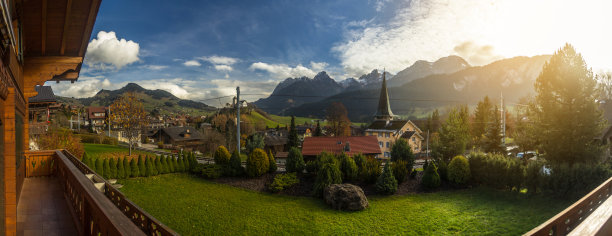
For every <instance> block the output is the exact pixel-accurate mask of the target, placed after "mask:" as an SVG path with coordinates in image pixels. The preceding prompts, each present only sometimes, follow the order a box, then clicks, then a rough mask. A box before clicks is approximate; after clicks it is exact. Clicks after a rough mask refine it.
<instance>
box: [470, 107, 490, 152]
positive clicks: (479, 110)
mask: <svg viewBox="0 0 612 236" xmlns="http://www.w3.org/2000/svg"><path fill="white" fill-rule="evenodd" d="M495 114H496V113H495V112H494V110H493V104H491V101H490V100H489V97H488V96H485V97H484V98H483V99H482V101H480V102H478V105H477V106H476V110H475V111H474V123H473V125H472V137H473V138H474V144H476V145H477V146H479V147H484V146H485V142H486V139H485V137H484V136H485V135H486V134H487V130H488V129H489V126H490V123H491V121H492V119H493V118H494V117H495Z"/></svg>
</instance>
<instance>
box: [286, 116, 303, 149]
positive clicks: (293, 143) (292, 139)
mask: <svg viewBox="0 0 612 236" xmlns="http://www.w3.org/2000/svg"><path fill="white" fill-rule="evenodd" d="M299 142H300V141H299V139H298V133H297V129H295V116H291V126H290V128H289V140H288V141H287V145H288V146H289V148H292V147H298V146H299V145H300V144H299Z"/></svg>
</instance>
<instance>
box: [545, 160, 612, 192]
mask: <svg viewBox="0 0 612 236" xmlns="http://www.w3.org/2000/svg"><path fill="white" fill-rule="evenodd" d="M608 177H609V173H608V170H607V168H606V167H605V166H603V165H596V164H591V165H588V164H583V163H577V164H574V165H572V166H569V165H567V164H561V165H554V166H551V172H550V175H549V176H546V178H545V182H544V183H543V184H542V185H543V186H542V189H543V190H546V191H548V192H550V193H551V194H552V195H553V196H557V197H561V198H568V199H572V198H577V197H580V196H583V195H585V194H586V193H588V192H589V191H592V190H593V189H594V188H595V187H597V186H598V185H600V184H601V183H602V182H603V181H604V180H606V179H607V178H608Z"/></svg>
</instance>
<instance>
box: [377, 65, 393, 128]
mask: <svg viewBox="0 0 612 236" xmlns="http://www.w3.org/2000/svg"><path fill="white" fill-rule="evenodd" d="M385 74H386V72H385V71H384V70H383V81H382V88H381V89H380V98H379V100H378V110H376V115H374V119H376V120H393V112H392V111H391V104H390V103H389V93H388V92H387V80H386V78H385Z"/></svg>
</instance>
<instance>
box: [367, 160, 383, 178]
mask: <svg viewBox="0 0 612 236" xmlns="http://www.w3.org/2000/svg"><path fill="white" fill-rule="evenodd" d="M381 172H382V170H381V169H380V161H378V160H376V159H374V158H367V159H366V170H365V177H364V180H365V181H366V182H368V183H374V182H376V180H377V179H378V176H380V174H381Z"/></svg>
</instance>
